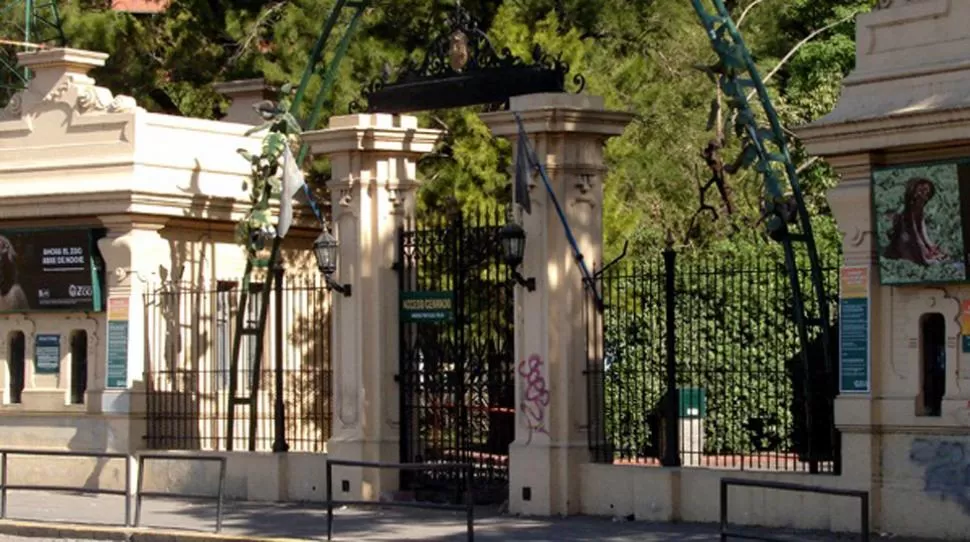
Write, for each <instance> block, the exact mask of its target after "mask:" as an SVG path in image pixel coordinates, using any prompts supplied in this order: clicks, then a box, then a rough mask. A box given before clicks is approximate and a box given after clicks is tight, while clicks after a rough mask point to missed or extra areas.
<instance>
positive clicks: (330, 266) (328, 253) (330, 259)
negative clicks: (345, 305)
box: [313, 230, 350, 297]
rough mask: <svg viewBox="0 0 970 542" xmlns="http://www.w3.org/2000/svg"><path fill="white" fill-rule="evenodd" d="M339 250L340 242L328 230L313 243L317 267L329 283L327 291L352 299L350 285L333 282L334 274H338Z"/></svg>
mask: <svg viewBox="0 0 970 542" xmlns="http://www.w3.org/2000/svg"><path fill="white" fill-rule="evenodd" d="M339 249H340V242H339V241H337V239H336V238H335V237H334V236H333V235H330V232H328V231H326V230H324V231H323V233H321V234H320V237H317V240H316V241H314V242H313V254H314V256H316V257H317V267H318V268H319V269H320V272H321V273H323V277H324V279H326V281H327V289H328V290H334V291H337V292H340V293H342V294H344V297H350V285H349V284H338V283H337V282H336V281H334V280H333V274H334V273H336V272H337V252H338V250H339Z"/></svg>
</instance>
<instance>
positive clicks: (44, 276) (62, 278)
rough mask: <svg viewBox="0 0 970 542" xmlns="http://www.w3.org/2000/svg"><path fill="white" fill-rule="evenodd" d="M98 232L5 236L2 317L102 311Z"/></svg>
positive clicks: (0, 269) (1, 241)
mask: <svg viewBox="0 0 970 542" xmlns="http://www.w3.org/2000/svg"><path fill="white" fill-rule="evenodd" d="M93 233H94V232H93V230H89V229H75V230H0V313H2V312H26V311H55V310H61V311H100V310H102V300H101V284H100V280H99V279H100V277H99V274H98V273H97V270H96V267H95V265H94V259H95V250H94V246H95V245H94V239H95V238H94V235H93Z"/></svg>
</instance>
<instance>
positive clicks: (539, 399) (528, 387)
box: [519, 354, 549, 445]
mask: <svg viewBox="0 0 970 542" xmlns="http://www.w3.org/2000/svg"><path fill="white" fill-rule="evenodd" d="M542 365H543V362H542V358H541V357H539V356H538V355H536V354H533V355H532V356H531V357H530V358H529V360H528V362H526V360H522V361H521V362H519V375H520V376H521V377H522V378H524V379H525V386H524V392H523V397H522V411H523V413H524V414H525V418H526V426H528V428H529V440H528V442H526V445H528V444H529V443H531V442H532V435H533V434H534V433H542V434H546V435H548V434H549V433H548V430H547V429H546V424H545V421H546V407H548V406H549V389H548V387H547V386H546V378H545V377H544V376H542Z"/></svg>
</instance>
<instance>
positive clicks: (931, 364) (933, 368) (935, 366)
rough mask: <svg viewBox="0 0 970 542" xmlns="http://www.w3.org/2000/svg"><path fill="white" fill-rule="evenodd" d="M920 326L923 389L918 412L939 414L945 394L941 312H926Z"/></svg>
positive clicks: (923, 414) (944, 329)
mask: <svg viewBox="0 0 970 542" xmlns="http://www.w3.org/2000/svg"><path fill="white" fill-rule="evenodd" d="M920 327H921V329H920V335H921V336H922V342H923V344H922V349H921V351H922V359H921V360H920V365H921V366H922V367H921V370H922V382H923V389H922V390H921V392H922V393H921V394H920V395H921V396H922V401H921V404H920V407H921V408H920V412H919V414H920V415H921V416H939V415H940V414H941V413H942V411H943V396H944V395H946V320H945V319H944V318H943V315H942V314H937V313H934V314H927V315H925V316H923V320H922V324H921V326H920Z"/></svg>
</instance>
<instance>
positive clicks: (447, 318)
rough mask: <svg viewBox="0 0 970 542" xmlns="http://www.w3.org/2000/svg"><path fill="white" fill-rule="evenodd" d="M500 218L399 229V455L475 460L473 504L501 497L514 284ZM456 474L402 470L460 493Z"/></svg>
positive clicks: (427, 492) (422, 489)
mask: <svg viewBox="0 0 970 542" xmlns="http://www.w3.org/2000/svg"><path fill="white" fill-rule="evenodd" d="M500 231H501V225H500V224H499V220H497V219H495V218H493V219H492V220H483V219H481V218H479V219H478V220H476V221H474V224H468V223H466V220H464V219H462V218H460V217H459V218H457V219H455V220H454V221H452V222H451V223H449V224H447V225H439V226H435V227H414V228H410V229H406V230H401V231H400V232H399V253H398V254H399V260H398V272H399V273H400V275H399V276H400V287H401V299H402V305H401V366H400V374H399V377H398V378H399V383H400V390H401V460H402V461H403V462H408V463H410V462H416V463H443V462H466V463H472V464H473V465H474V480H472V484H473V485H472V488H473V490H474V492H475V500H476V502H478V503H485V502H502V501H503V500H504V499H505V498H506V497H507V495H508V454H509V444H510V443H511V442H512V440H513V438H514V432H515V430H514V427H515V398H514V393H515V382H514V373H513V371H514V365H515V364H514V346H513V329H514V323H513V314H514V313H513V299H514V297H513V294H514V288H513V286H514V283H513V282H512V280H511V277H510V271H509V269H508V268H507V267H506V265H505V263H504V261H503V259H502V251H501V245H500ZM460 476H461V474H460V473H457V472H444V471H437V472H414V473H409V474H407V475H404V474H402V480H401V486H402V488H403V489H406V490H411V491H414V492H415V493H417V494H418V497H419V498H427V499H434V500H440V499H442V498H451V497H456V496H458V495H460V492H461V490H462V489H463V487H464V483H465V481H464V480H461V479H460V478H459V477H460Z"/></svg>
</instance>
